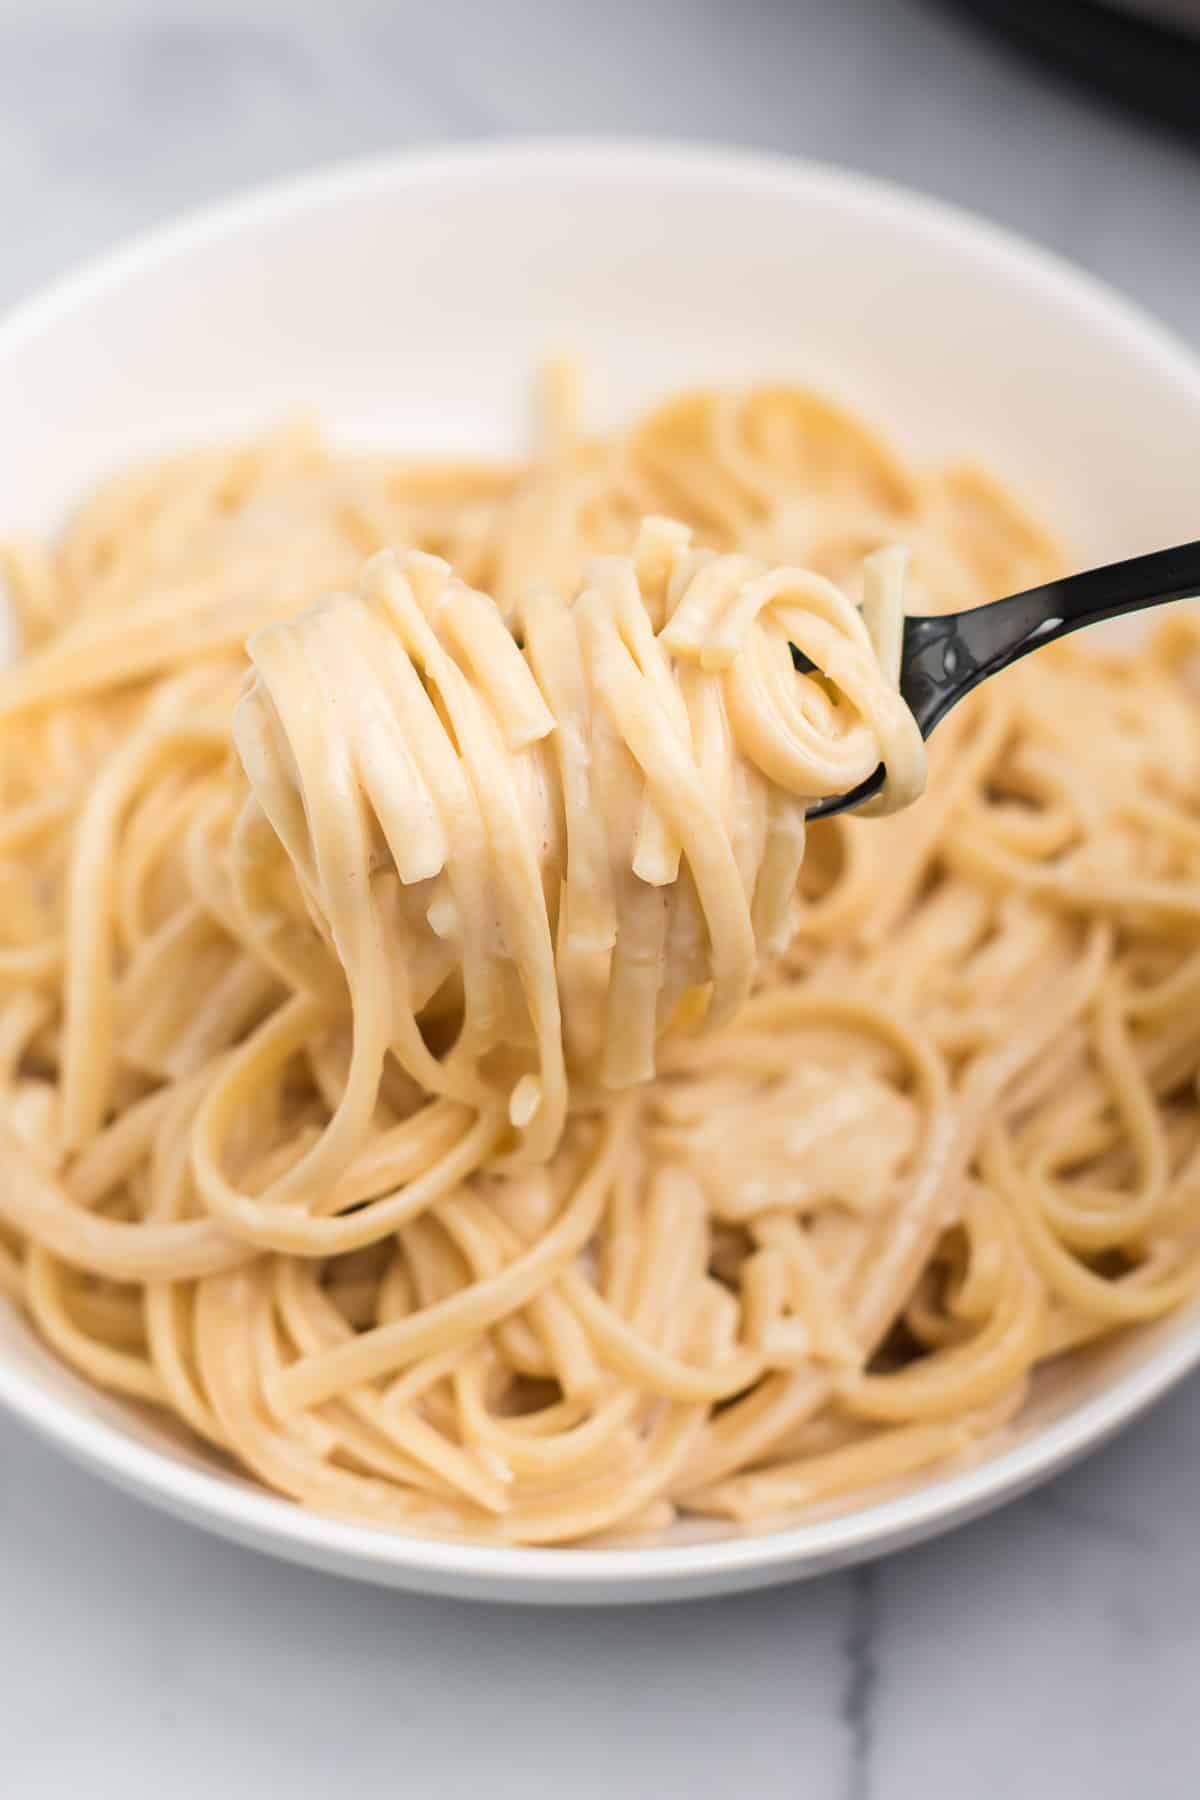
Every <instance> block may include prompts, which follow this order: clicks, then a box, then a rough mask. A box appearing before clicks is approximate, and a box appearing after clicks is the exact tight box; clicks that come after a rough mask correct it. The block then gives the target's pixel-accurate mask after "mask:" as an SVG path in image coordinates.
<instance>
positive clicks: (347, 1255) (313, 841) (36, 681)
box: [0, 385, 1200, 1543]
mask: <svg viewBox="0 0 1200 1800" xmlns="http://www.w3.org/2000/svg"><path fill="white" fill-rule="evenodd" d="M898 545H905V546H907V547H908V555H909V557H910V563H909V567H908V571H907V574H906V572H905V566H904V565H905V552H904V551H901V550H899V549H896V548H893V546H898ZM1057 566H1058V552H1057V551H1056V549H1055V547H1054V545H1053V543H1052V541H1051V540H1050V539H1048V538H1047V537H1046V536H1045V534H1044V533H1043V532H1042V531H1041V530H1040V529H1039V528H1038V527H1037V526H1036V525H1035V524H1033V523H1032V522H1031V520H1030V518H1029V517H1028V516H1027V515H1026V514H1025V513H1024V511H1022V510H1021V509H1020V508H1019V507H1018V506H1017V505H1016V504H1015V503H1014V502H1013V501H1012V500H1011V499H1010V498H1009V497H1008V496H1007V495H1006V494H1004V493H1003V492H1002V491H1001V490H1000V489H998V488H997V487H996V486H995V484H993V483H992V482H991V481H990V480H989V479H988V478H987V477H986V476H984V475H982V474H980V473H978V472H976V471H974V470H972V469H970V468H966V467H951V468H939V469H934V470H930V471H926V470H917V469H914V468H913V467H911V466H910V465H909V464H908V463H907V462H906V461H905V460H903V459H902V458H901V457H900V456H898V455H897V454H896V453H895V452H894V451H892V450H890V449H889V448H888V447H887V446H886V445H885V444H883V443H882V442H881V440H879V439H878V438H877V437H876V436H875V435H874V434H873V433H872V432H870V431H869V430H867V429H866V428H865V427H863V426H862V425H861V424H860V423H859V422H858V421H857V420H855V419H853V418H851V417H849V416H848V415H847V414H845V413H844V412H842V411H841V410H840V409H839V408H838V407H836V406H835V405H833V404H832V403H831V402H829V401H827V400H825V399H823V398H821V397H819V396H816V395H813V394H810V393H808V392H806V391H803V390H799V389H795V388H789V387H786V386H783V385H777V386H771V387H763V388H758V389H754V390H751V391H750V392H748V393H736V394H718V393H710V392H696V393H691V394H687V395H684V396H681V397H680V398H678V399H676V400H673V401H671V402H670V403H669V404H668V405H666V406H664V407H662V408H660V409H659V410H658V411H656V412H654V413H652V414H651V415H649V416H648V417H647V418H646V419H644V420H642V421H641V422H640V423H638V424H637V425H635V426H634V427H633V428H632V429H631V430H629V431H626V432H623V433H619V434H616V435H613V436H605V437H596V436H591V435H588V434H586V433H584V432H582V431H581V430H580V429H579V426H578V423H577V421H576V420H575V419H574V418H573V417H572V416H571V415H570V411H569V409H568V408H564V407H562V406H557V407H555V408H553V409H552V410H551V413H550V415H549V418H548V424H547V431H546V434H545V442H544V443H543V445H542V447H541V449H540V450H539V453H538V454H537V455H536V456H535V457H534V458H533V460H532V461H530V462H528V463H519V464H513V465H512V466H493V465H479V466H471V465H464V464H453V465H451V464H445V465H438V464H434V463H428V462H419V461H412V460H404V459H391V458H384V457H376V456H362V455H352V454H347V453H340V452H335V451H332V450H330V449H327V448H326V447H325V446H324V445H323V444H322V443H321V442H320V441H319V440H318V439H317V438H316V437H315V436H314V434H312V433H311V432H309V431H307V430H305V429H295V430H289V431H286V432H284V433H281V434H279V435H277V436H275V437H273V438H270V439H267V440H264V441H262V442H259V443H256V444H252V445H249V446H245V447H236V448H234V449H231V450H212V451H207V450H206V451H200V452H195V453H191V454H187V455H182V456H179V457H176V458H173V459H171V460H168V461H166V462H161V463H158V464H156V465H153V466H151V467H149V468H147V469H144V470H137V471H134V472H132V473H131V474H129V475H126V476H123V477H121V478H119V479H118V480H117V481H116V482H114V483H112V484H110V485H109V486H108V487H107V488H105V489H104V490H102V491H101V492H100V493H99V494H98V495H97V496H96V497H95V498H94V499H93V500H91V501H89V502H88V503H86V504H85V506H84V507H83V508H82V509H81V511H80V512H79V513H78V514H77V515H76V517H75V518H74V519H73V520H72V521H71V523H70V524H69V526H68V527H67V529H66V531H65V532H64V534H63V536H62V537H61V539H60V540H59V541H58V542H57V543H56V544H54V545H52V546H49V547H42V546H39V545H35V544H32V543H22V544H13V545H10V546H8V547H7V548H6V550H5V551H4V563H3V567H4V569H5V571H6V573H7V575H8V580H9V586H10V588H11V591H12V593H13V596H14V599H15V601H16V604H17V607H18V610H19V613H20V616H21V619H22V622H23V625H24V629H25V636H26V651H25V654H24V656H23V657H22V659H21V661H20V662H19V663H18V664H17V665H16V666H15V667H14V668H13V669H11V670H9V671H8V672H7V673H5V674H4V675H3V677H2V678H0V888H2V890H3V895H4V905H3V907H2V908H0V1092H2V1095H3V1101H2V1107H3V1111H2V1126H0V1287H2V1288H3V1289H4V1290H5V1291H6V1292H7V1293H8V1294H9V1295H10V1297H11V1298H12V1300H13V1301H14V1302H15V1303H16V1304H18V1305H20V1306H22V1307H24V1308H25V1309H26V1311H27V1312H28V1314H29V1316H30V1318H31V1320H32V1322H33V1324H34V1325H35V1327H36V1328H37V1330H38V1331H39V1332H40V1333H41V1334H42V1336H43V1337H44V1338H45V1339H46V1340H47V1341H48V1342H49V1343H50V1344H51V1345H52V1346H53V1347H54V1348H55V1350H56V1351H57V1352H58V1353H59V1355H61V1356H62V1357H63V1358H64V1359H65V1360H66V1361H67V1362H69V1363H71V1364H72V1365H73V1366H74V1367H75V1368H77V1369H78V1370H80V1371H81V1372H82V1373H83V1374H84V1375H85V1376H86V1377H87V1378H88V1379H89V1380H91V1381H93V1382H95V1383H97V1384H98V1385H101V1386H104V1387H106V1388H109V1389H112V1390H114V1391H116V1392H118V1393H121V1394H125V1395H127V1396H129V1397H130V1398H131V1399H134V1400H138V1401H142V1402H147V1403H150V1404H151V1405H153V1406H155V1407H158V1408H160V1409H167V1410H168V1411H170V1412H171V1413H173V1414H174V1415H175V1416H176V1417H177V1418H178V1420H179V1421H180V1423H181V1425H182V1426H183V1427H185V1428H186V1429H188V1430H189V1431H191V1432H192V1433H194V1434H196V1435H198V1436H199V1437H200V1438H202V1439H204V1440H206V1441H207V1442H208V1443H209V1444H211V1445H212V1446H213V1447H214V1449H215V1450H216V1451H218V1452H220V1453H222V1454H225V1455H228V1456H230V1457H232V1458H233V1459H234V1460H235V1461H236V1462H237V1463H239V1464H240V1465H241V1466H242V1467H244V1468H245V1469H247V1470H249V1471H250V1472H251V1473H252V1474H254V1475H255V1476H256V1477H257V1478H258V1479H259V1480H261V1481H262V1482H264V1483H265V1484H267V1485H268V1486H270V1487H272V1488H274V1489H276V1490H277V1491H279V1492H281V1493H283V1494H286V1495H289V1496H292V1497H293V1498H295V1499H296V1500H298V1501H300V1502H302V1503H303V1504H305V1505H308V1506H312V1507H316V1508H319V1509H321V1510H323V1511H326V1512H330V1513H334V1514H337V1515H339V1516H344V1517H351V1518H357V1519H362V1520H365V1521H368V1522H373V1523H375V1524H378V1525H381V1526H386V1527H391V1528H395V1529H401V1530H406V1531H415V1532H427V1533H429V1532H432V1533H455V1534H461V1535H467V1536H471V1537H474V1538H477V1539H480V1540H486V1541H496V1542H519V1543H557V1542H588V1541H595V1542H604V1541H610V1540H611V1539H612V1537H613V1536H614V1534H629V1533H640V1534H646V1533H652V1532H659V1531H662V1530H664V1529H666V1528H667V1527H668V1526H669V1525H670V1524H671V1523H672V1521H673V1520H675V1519H677V1518H679V1517H681V1516H703V1517H713V1518H718V1519H724V1520H727V1521H730V1520H731V1521H736V1522H739V1523H742V1522H745V1523H747V1524H753V1525H756V1526H761V1525H763V1524H773V1523H778V1522H780V1521H783V1520H785V1519H791V1518H794V1517H796V1516H802V1515H803V1513H804V1511H805V1510H806V1509H808V1508H811V1507H812V1506H814V1505H816V1504H821V1503H825V1502H827V1501H830V1500H839V1501H840V1502H841V1503H843V1504H844V1503H845V1499H846V1497H847V1496H849V1497H856V1496H858V1495H860V1494H866V1493H869V1492H871V1491H873V1490H875V1489H877V1488H879V1486H880V1485H881V1484H885V1483H887V1482H890V1481H894V1480H896V1479H898V1478H900V1477H901V1476H907V1475H910V1474H911V1473H912V1472H913V1471H916V1470H919V1469H922V1468H925V1467H931V1466H936V1465H938V1464H941V1463H944V1462H946V1461H947V1460H948V1459H952V1458H955V1457H961V1456H963V1455H966V1454H970V1453H971V1451H972V1450H973V1448H974V1447H975V1446H977V1445H979V1444H981V1443H986V1442H987V1441H989V1438H990V1435H991V1434H993V1433H994V1432H995V1431H996V1430H997V1429H998V1428H999V1427H1000V1426H1002V1425H1003V1423H1004V1421H1005V1420H1007V1419H1008V1418H1010V1417H1011V1416H1012V1415H1013V1414H1014V1413H1016V1412H1017V1411H1018V1410H1019V1408H1020V1407H1021V1406H1022V1404H1023V1403H1024V1400H1025V1398H1026V1396H1027V1393H1028V1390H1029V1384H1030V1381H1031V1379H1032V1377H1033V1375H1034V1373H1035V1371H1036V1369H1037V1367H1038V1366H1039V1364H1041V1363H1043V1362H1044V1361H1046V1360H1047V1359H1049V1358H1052V1357H1054V1356H1057V1355H1060V1354H1062V1353H1064V1352H1066V1351H1069V1350H1072V1349H1074V1348H1075V1347H1077V1346H1079V1345H1082V1344H1083V1343H1085V1342H1087V1341H1089V1340H1091V1339H1093V1338H1095V1337H1097V1336H1100V1335H1102V1334H1104V1333H1106V1332H1110V1331H1112V1330H1114V1329H1117V1328H1119V1327H1121V1326H1123V1325H1126V1324H1129V1323H1132V1322H1134V1321H1136V1320H1139V1319H1144V1318H1148V1317H1151V1316H1154V1315H1155V1314H1157V1313H1160V1312H1163V1311H1165V1310H1167V1309H1168V1308H1170V1307H1172V1306H1174V1305H1177V1304H1178V1303H1180V1302H1181V1301H1182V1300H1183V1299H1185V1298H1187V1297H1190V1296H1191V1295H1192V1294H1193V1293H1194V1292H1195V1291H1196V1287H1197V1285H1198V1283H1200V1260H1198V1259H1200V1206H1198V1201H1200V1183H1198V1181H1197V1176H1196V1171H1197V1170H1198V1169H1200V1120H1198V1116H1197V1107H1196V1082H1197V1075H1198V1073H1200V1027H1198V1026H1197V1024H1196V1023H1195V1021H1196V1019H1197V1017H1198V1016H1200V1015H1197V1012H1196V1008H1195V1005H1194V996H1195V994H1196V993H1197V992H1200V899H1198V898H1197V896H1198V895H1200V819H1198V817H1197V814H1196V810H1195V802H1194V798H1193V796H1194V795H1195V793H1196V792H1197V791H1200V787H1198V784H1197V777H1198V776H1200V711H1198V709H1197V702H1196V698H1195V694H1194V691H1193V683H1194V673H1193V670H1194V664H1195V661H1196V633H1195V627H1194V626H1193V624H1192V623H1191V622H1190V621H1189V620H1187V619H1186V618H1178V619H1173V621H1172V623H1171V624H1170V625H1169V627H1168V628H1167V629H1166V630H1165V631H1164V632H1163V633H1161V634H1160V636H1159V637H1158V638H1157V639H1156V640H1155V644H1154V646H1153V647H1152V648H1151V649H1150V650H1149V651H1147V653H1146V654H1145V655H1144V656H1143V657H1142V658H1140V659H1138V660H1136V661H1134V662H1133V663H1132V664H1128V663H1127V662H1122V663H1121V664H1117V663H1116V662H1115V661H1110V660H1107V659H1105V658H1104V657H1103V656H1100V655H1097V654H1095V653H1086V652H1081V651H1078V650H1074V649H1071V648H1066V647H1056V648H1055V649H1053V650H1051V651H1047V652H1044V653H1041V654H1039V656H1038V657H1037V658H1034V659H1032V661H1031V662H1030V663H1029V664H1027V665H1025V666H1023V667H1022V668H1021V669H1019V670H1016V671H1013V672H1011V673H1010V674H1008V675H1006V676H1005V677H1004V678H1002V679H1001V680H999V681H997V682H993V683H989V684H988V685H987V688H986V689H984V690H982V691H981V692H980V693H979V694H978V695H977V696H976V697H975V698H974V699H973V700H972V701H971V702H970V703H969V704H968V705H966V706H964V707H963V708H962V709H961V711H960V713H959V714H955V715H953V716H952V718H951V719H950V721H949V722H948V723H947V724H946V725H944V726H943V727H942V728H941V729H940V730H939V732H938V734H937V738H936V739H935V742H934V744H933V746H931V748H932V752H933V754H932V768H931V775H930V781H929V792H928V793H927V794H926V795H925V796H924V798H922V799H919V800H918V799H917V795H918V794H919V792H920V789H921V787H922V784H923V779H924V749H923V746H922V745H921V743H920V739H919V735H918V734H917V732H916V730H915V727H914V726H913V724H912V721H911V718H910V717H909V715H908V713H907V709H906V708H905V707H904V706H903V704H902V702H901V701H900V698H899V695H898V691H897V687H896V675H897V667H898V647H899V625H900V617H901V610H902V606H903V605H904V604H908V605H909V606H910V609H911V610H913V611H933V610H938V609H939V608H944V607H951V606H954V607H958V606H964V605H969V604H972V603H974V602H976V601H982V600H985V599H988V598H992V597H994V596H995V595H996V594H999V593H1003V592H1011V591H1014V590H1016V589H1019V588H1021V587H1023V586H1028V585H1030V584H1031V583H1032V582H1034V581H1036V580H1038V579H1041V578H1044V577H1046V576H1047V575H1049V574H1051V573H1053V572H1054V570H1055V569H1056V567H1057ZM906 595H907V599H906V598H905V596H906ZM247 643H248V646H249V648H248V652H247V650H246V649H244V646H245V645H246V644H247ZM791 644H796V645H797V646H798V647H799V648H800V649H801V650H802V651H804V652H805V654H806V655H807V656H808V657H809V658H810V660H811V662H812V663H813V664H815V665H816V668H817V669H818V670H819V671H821V673H820V674H819V675H797V674H796V673H795V672H794V670H793V667H792V662H791V654H790V649H789V646H790V645H791ZM1081 745H1086V747H1087V748H1086V753H1085V754H1083V755H1081V751H1080V746H1081ZM879 760H883V761H884V762H885V764H886V766H887V769H888V777H889V779H888V784H887V788H886V791H885V796H884V808H883V809H882V810H888V809H894V816H892V817H881V818H873V819H865V820H864V819H860V818H839V819H834V820H830V821H826V822H824V823H821V824H817V825H813V826H812V827H811V829H810V830H809V832H808V840H807V855H805V848H806V836H805V822H804V813H805V809H806V806H807V805H808V804H810V803H811V801H812V800H813V799H814V798H816V797H818V796H821V795H824V794H827V793H831V792H841V791H847V790H848V789H849V788H851V787H853V786H855V785H856V784H857V783H858V782H859V781H861V780H862V779H863V778H864V777H865V776H866V775H868V774H869V773H870V772H871V771H872V769H873V768H874V767H875V765H876V763H877V762H878V761H879ZM913 802H915V804H913Z"/></svg>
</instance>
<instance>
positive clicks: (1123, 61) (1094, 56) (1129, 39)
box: [942, 0, 1200, 142]
mask: <svg viewBox="0 0 1200 1800" xmlns="http://www.w3.org/2000/svg"><path fill="white" fill-rule="evenodd" d="M942 3H943V4H946V3H947V0H942ZM949 3H950V4H952V5H953V8H954V10H955V11H956V12H959V13H967V14H968V15H970V16H971V17H973V18H976V19H978V20H979V21H980V22H981V23H982V24H984V25H987V26H989V27H990V28H991V29H992V30H994V31H997V32H999V33H1001V34H1003V36H1004V37H1006V38H1007V39H1008V40H1009V41H1010V42H1012V43H1014V44H1016V45H1018V46H1019V47H1020V48H1021V49H1023V50H1025V51H1027V52H1028V53H1029V54H1031V55H1033V56H1035V57H1036V58H1037V59H1038V61H1039V62H1042V63H1046V64H1049V65H1051V66H1053V67H1055V68H1057V69H1059V70H1061V71H1062V72H1063V73H1064V74H1066V75H1069V76H1072V77H1073V78H1074V79H1075V80H1077V81H1080V82H1083V83H1085V84H1086V85H1087V86H1089V87H1092V88H1096V89H1099V90H1101V91H1102V92H1104V93H1106V94H1108V95H1110V96H1111V97H1112V98H1114V99H1116V100H1119V101H1121V102H1123V103H1124V104H1125V105H1127V106H1133V107H1136V108H1137V110H1138V111H1139V112H1141V113H1143V114H1144V115H1146V116H1148V117H1150V118H1152V119H1155V120H1157V121H1158V122H1159V123H1160V124H1164V125H1171V126H1174V127H1176V128H1178V129H1181V130H1183V131H1186V132H1187V133H1189V134H1190V135H1191V136H1192V137H1193V138H1195V139H1196V140H1197V141H1198V142H1200V0H949Z"/></svg>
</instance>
